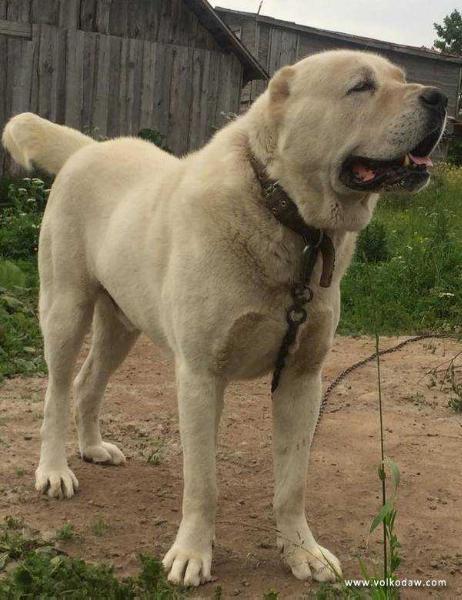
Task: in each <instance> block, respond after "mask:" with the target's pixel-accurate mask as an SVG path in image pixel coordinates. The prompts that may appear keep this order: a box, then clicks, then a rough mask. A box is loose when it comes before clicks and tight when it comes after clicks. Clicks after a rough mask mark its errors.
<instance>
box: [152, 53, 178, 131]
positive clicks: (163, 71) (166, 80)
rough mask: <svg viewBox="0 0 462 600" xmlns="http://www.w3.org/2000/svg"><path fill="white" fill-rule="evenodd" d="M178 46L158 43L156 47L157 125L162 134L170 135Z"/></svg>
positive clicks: (155, 95)
mask: <svg viewBox="0 0 462 600" xmlns="http://www.w3.org/2000/svg"><path fill="white" fill-rule="evenodd" d="M175 52H176V48H175V47H174V46H168V45H165V44H157V48H156V67H155V68H156V73H157V75H156V82H155V88H154V104H155V106H156V107H157V109H156V111H155V126H154V129H157V131H159V132H160V133H161V134H162V135H164V136H168V124H169V110H170V87H171V86H170V82H171V75H172V65H173V61H174V57H175Z"/></svg>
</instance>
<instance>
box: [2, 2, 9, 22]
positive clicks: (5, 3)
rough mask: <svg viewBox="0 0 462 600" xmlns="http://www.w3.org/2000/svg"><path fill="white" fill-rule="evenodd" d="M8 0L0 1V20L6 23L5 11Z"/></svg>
mask: <svg viewBox="0 0 462 600" xmlns="http://www.w3.org/2000/svg"><path fill="white" fill-rule="evenodd" d="M7 4H8V0H0V19H4V20H5V21H6V11H7Z"/></svg>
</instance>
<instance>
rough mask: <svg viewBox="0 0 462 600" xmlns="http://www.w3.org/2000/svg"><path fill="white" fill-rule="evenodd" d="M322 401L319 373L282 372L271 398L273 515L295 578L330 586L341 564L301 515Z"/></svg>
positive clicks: (285, 555)
mask: <svg viewBox="0 0 462 600" xmlns="http://www.w3.org/2000/svg"><path fill="white" fill-rule="evenodd" d="M320 399H321V373H320V371H318V370H316V371H311V372H307V373H303V374H300V373H295V372H294V370H293V369H291V368H290V367H289V368H287V369H286V370H285V371H284V373H283V375H282V377H281V382H280V384H279V387H278V389H277V390H276V392H275V394H274V395H273V454H274V472H275V486H276V487H275V494H274V511H275V516H276V523H277V530H278V537H277V542H278V546H279V548H280V549H281V552H282V554H283V559H284V561H285V562H286V564H287V565H288V566H289V567H290V569H291V571H292V573H293V574H294V575H295V577H297V578H298V579H308V578H309V577H310V576H313V578H314V579H316V580H317V581H334V580H335V579H336V578H337V577H338V576H339V575H341V569H340V563H339V561H338V560H337V558H336V557H335V556H334V555H333V554H331V553H330V552H329V551H328V550H326V549H325V548H323V547H322V546H320V545H319V544H317V543H316V540H315V539H314V537H313V534H312V533H311V531H310V528H309V526H308V523H307V520H306V516H305V477H306V470H307V466H308V458H309V451H310V445H311V440H312V437H313V433H314V429H315V426H316V421H317V418H318V414H319V407H320Z"/></svg>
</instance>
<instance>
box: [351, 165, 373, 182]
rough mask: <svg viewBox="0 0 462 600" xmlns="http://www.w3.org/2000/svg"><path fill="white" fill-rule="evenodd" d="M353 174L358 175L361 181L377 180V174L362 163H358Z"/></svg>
mask: <svg viewBox="0 0 462 600" xmlns="http://www.w3.org/2000/svg"><path fill="white" fill-rule="evenodd" d="M353 173H354V174H355V175H357V176H358V177H359V179H361V181H372V180H373V179H374V178H375V172H374V171H373V170H372V169H368V168H367V167H365V166H364V165H363V164H361V163H356V164H355V165H354V167H353Z"/></svg>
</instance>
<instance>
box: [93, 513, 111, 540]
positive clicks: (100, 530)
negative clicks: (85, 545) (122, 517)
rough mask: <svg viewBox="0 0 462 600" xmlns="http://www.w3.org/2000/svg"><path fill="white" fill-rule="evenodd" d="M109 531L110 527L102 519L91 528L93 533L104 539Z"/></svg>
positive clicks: (97, 520)
mask: <svg viewBox="0 0 462 600" xmlns="http://www.w3.org/2000/svg"><path fill="white" fill-rule="evenodd" d="M108 529H109V525H108V524H107V523H106V522H105V521H104V519H102V518H101V517H99V518H98V519H96V521H95V522H94V523H93V524H92V526H91V530H92V532H93V533H94V534H95V535H97V536H98V537H102V536H103V535H104V534H105V533H106V532H107V531H108Z"/></svg>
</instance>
